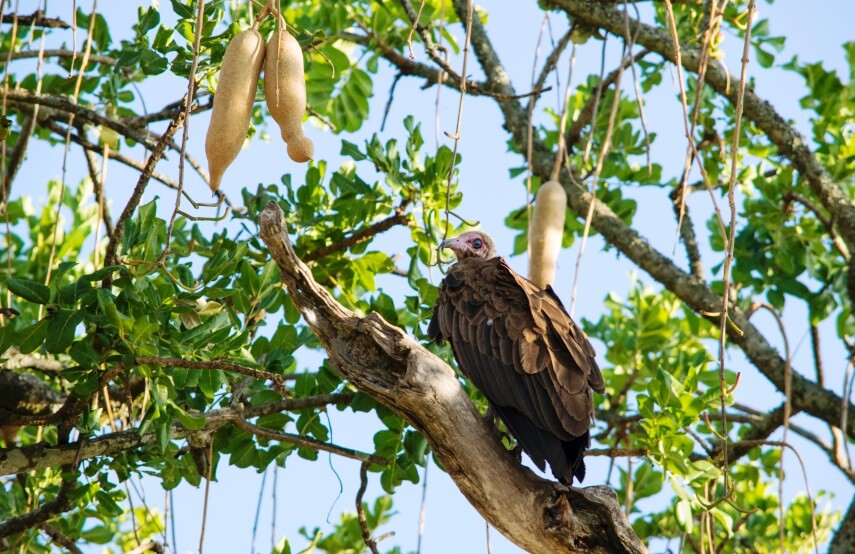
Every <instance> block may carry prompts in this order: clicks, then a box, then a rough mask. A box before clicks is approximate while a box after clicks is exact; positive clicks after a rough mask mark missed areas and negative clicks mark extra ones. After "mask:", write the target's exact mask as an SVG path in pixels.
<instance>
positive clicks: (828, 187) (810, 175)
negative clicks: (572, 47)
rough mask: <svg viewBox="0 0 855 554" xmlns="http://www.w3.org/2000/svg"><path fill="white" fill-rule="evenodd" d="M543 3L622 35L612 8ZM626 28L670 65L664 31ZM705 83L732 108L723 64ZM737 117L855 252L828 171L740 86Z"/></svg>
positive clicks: (854, 218) (684, 51) (851, 215)
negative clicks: (763, 140) (788, 167)
mask: <svg viewBox="0 0 855 554" xmlns="http://www.w3.org/2000/svg"><path fill="white" fill-rule="evenodd" d="M547 4H549V5H551V6H552V7H557V8H560V9H562V10H564V11H565V12H567V14H568V15H570V16H572V17H574V18H576V19H578V20H581V21H584V22H585V23H588V24H590V25H594V26H596V27H600V28H602V29H604V30H606V31H608V32H609V33H611V34H613V35H615V36H618V37H622V36H624V35H625V30H626V20H625V17H627V16H626V15H625V14H624V13H623V12H622V11H620V10H619V9H617V8H615V7H613V6H608V5H604V4H603V3H601V2H595V1H593V0H549V1H548V2H547ZM629 25H630V27H631V29H632V34H633V35H636V40H635V42H636V44H640V45H642V46H644V47H645V48H648V49H650V50H651V51H653V52H657V53H659V54H660V55H662V56H663V57H664V58H666V59H667V60H669V61H671V62H674V61H675V59H676V56H675V49H674V42H673V41H672V40H671V37H670V35H669V34H668V32H667V31H666V30H664V29H659V28H655V27H652V26H650V25H645V24H643V23H641V22H639V21H637V20H636V19H629ZM680 53H681V55H680V61H681V63H682V65H683V67H685V68H686V69H688V70H690V71H694V72H698V71H699V69H700V60H701V52H700V50H699V49H697V48H693V47H691V46H688V45H685V44H682V45H680ZM706 81H707V83H708V84H709V85H710V86H711V87H712V89H713V90H715V91H716V92H717V93H719V94H721V95H722V96H724V97H726V98H727V99H728V100H730V102H731V103H733V104H734V105H736V100H737V94H738V91H739V90H740V89H741V88H743V87H741V86H740V84H739V82H738V80H736V79H734V78H733V77H731V76H730V75H729V74H728V73H727V70H726V69H725V68H724V65H723V64H721V63H710V64H708V66H707V73H706ZM743 113H744V115H745V117H747V118H748V119H750V120H751V121H752V122H753V123H754V124H755V125H757V127H758V128H759V129H760V130H762V131H763V132H764V133H765V134H766V136H767V137H768V138H769V140H770V141H771V142H772V144H774V145H775V146H777V147H778V151H779V152H780V153H781V154H782V155H784V156H785V157H787V158H788V159H789V160H790V161H791V162H792V164H793V167H795V168H796V169H797V170H798V171H799V173H801V174H802V175H803V176H804V177H805V179H806V180H807V182H808V185H809V186H810V189H811V191H812V192H813V193H814V194H815V195H816V196H817V197H818V198H819V199H820V200H821V202H822V204H823V206H825V208H826V209H827V210H828V211H829V212H831V216H832V220H833V221H834V222H835V223H836V224H837V225H838V227H839V229H840V232H841V235H842V236H843V239H844V240H845V242H846V244H847V246H848V247H849V250H850V251H851V250H852V249H853V248H855V203H853V201H852V200H851V199H850V198H849V197H848V195H847V194H846V192H845V191H844V190H842V188H841V187H840V186H839V185H838V184H837V183H835V182H834V181H833V180H832V178H831V176H830V175H829V174H828V171H827V170H826V169H825V167H824V166H823V165H822V164H821V163H820V162H819V160H818V159H817V158H816V156H814V154H813V152H811V150H810V148H809V147H808V142H807V141H806V140H805V138H804V137H802V136H801V135H800V134H799V133H798V132H797V131H796V130H795V129H794V128H793V127H792V126H790V125H789V124H788V123H787V121H786V120H785V119H784V118H783V117H781V116H780V114H778V113H777V112H776V111H775V109H774V108H773V107H772V105H771V104H769V103H768V102H766V101H765V100H763V99H762V98H760V97H759V96H757V95H756V94H755V93H754V92H753V91H752V90H751V89H750V87H745V97H744V104H743Z"/></svg>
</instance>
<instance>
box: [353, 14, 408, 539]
mask: <svg viewBox="0 0 855 554" xmlns="http://www.w3.org/2000/svg"><path fill="white" fill-rule="evenodd" d="M406 1H407V0H404V2H406ZM369 467H371V462H362V465H360V466H359V490H357V491H356V516H357V519H358V520H359V531H360V532H361V533H362V540H363V541H364V542H365V546H367V547H368V549H369V550H371V552H372V553H373V554H380V552H379V551H378V550H377V541H375V540H374V539H372V538H371V530H370V529H369V528H368V520H367V518H366V517H365V506H363V502H362V498H363V497H364V496H365V490H366V489H367V488H368V468H369Z"/></svg>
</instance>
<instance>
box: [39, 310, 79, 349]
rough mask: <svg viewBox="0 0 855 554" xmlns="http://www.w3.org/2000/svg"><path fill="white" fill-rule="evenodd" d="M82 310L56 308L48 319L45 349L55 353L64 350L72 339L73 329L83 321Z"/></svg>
mask: <svg viewBox="0 0 855 554" xmlns="http://www.w3.org/2000/svg"><path fill="white" fill-rule="evenodd" d="M83 315H84V314H83V311H82V310H74V311H72V310H57V311H56V312H55V313H54V314H53V316H51V317H50V318H49V319H50V325H49V326H48V334H47V337H46V339H45V349H46V350H47V351H48V352H52V353H57V352H63V351H65V350H66V349H67V348H68V347H69V346H71V343H72V342H73V341H74V331H75V329H76V328H77V325H78V324H80V322H81V321H83Z"/></svg>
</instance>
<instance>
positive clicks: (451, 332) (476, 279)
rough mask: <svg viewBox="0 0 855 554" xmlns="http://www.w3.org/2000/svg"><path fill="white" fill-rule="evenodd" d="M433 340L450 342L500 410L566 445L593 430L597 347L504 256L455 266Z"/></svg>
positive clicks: (548, 293) (598, 385) (598, 382)
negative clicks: (510, 412)
mask: <svg viewBox="0 0 855 554" xmlns="http://www.w3.org/2000/svg"><path fill="white" fill-rule="evenodd" d="M428 334H429V336H430V337H431V338H434V339H436V340H450V342H451V344H452V348H453V350H454V355H455V358H456V359H457V362H458V364H459V366H460V368H461V370H462V371H463V372H464V373H465V374H466V375H467V377H469V378H470V379H471V380H472V382H473V384H474V385H475V386H476V387H478V389H480V390H481V391H482V392H483V393H484V395H485V396H486V397H487V398H488V399H489V400H490V401H491V403H493V404H494V405H495V406H496V407H498V408H500V409H501V408H505V409H510V410H514V411H516V412H519V413H520V414H523V415H524V416H525V417H527V418H528V419H529V420H531V422H532V423H533V424H534V425H535V426H536V427H537V428H539V429H542V430H544V431H547V432H548V433H550V434H551V435H553V436H554V437H556V438H558V439H560V440H565V441H566V440H570V439H573V438H574V437H581V436H582V435H585V434H586V433H587V432H588V427H589V426H590V420H591V416H592V413H593V407H592V399H591V389H592V388H593V389H594V390H598V391H602V389H603V378H602V374H601V373H600V369H599V367H598V366H597V363H596V361H595V360H594V349H593V347H592V346H591V344H590V342H588V339H587V337H586V336H585V334H584V333H583V332H582V330H581V329H579V328H578V327H577V326H576V324H575V323H574V322H573V320H572V319H571V318H570V316H569V315H568V314H567V312H566V311H565V310H564V307H563V306H562V305H561V301H560V300H559V299H558V297H557V296H556V295H555V293H554V292H552V290H551V289H547V290H542V289H539V288H538V287H536V286H535V285H533V284H532V283H531V282H529V281H528V280H526V279H525V278H523V277H521V276H519V275H518V274H516V273H515V272H514V271H513V270H512V269H511V268H510V267H509V266H508V265H507V264H506V263H505V262H504V260H502V259H501V258H493V259H492V260H482V259H479V258H467V259H464V260H462V261H460V262H458V263H457V264H455V265H454V266H452V268H451V269H450V270H449V273H448V275H447V276H446V278H445V280H444V282H443V287H442V289H441V291H440V295H439V299H438V301H437V305H436V308H435V310H434V317H433V319H432V321H431V323H430V325H429V327H428ZM506 423H507V421H506ZM517 439H518V440H520V441H521V442H522V441H523V440H524V439H523V438H521V437H517ZM523 446H524V447H525V444H524V445H523ZM530 454H531V452H530ZM535 461H537V460H535ZM538 465H540V464H538Z"/></svg>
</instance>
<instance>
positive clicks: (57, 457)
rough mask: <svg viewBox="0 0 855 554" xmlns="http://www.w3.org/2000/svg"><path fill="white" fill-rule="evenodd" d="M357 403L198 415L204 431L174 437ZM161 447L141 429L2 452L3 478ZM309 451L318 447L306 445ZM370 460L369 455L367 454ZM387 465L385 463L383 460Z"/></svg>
mask: <svg viewBox="0 0 855 554" xmlns="http://www.w3.org/2000/svg"><path fill="white" fill-rule="evenodd" d="M352 399H353V395H352V393H342V394H326V395H319V396H309V397H304V398H295V399H283V400H280V401H277V402H272V403H269V404H262V405H259V406H250V407H246V408H242V407H237V408H222V409H220V410H213V411H211V412H207V413H205V414H196V415H197V416H198V417H204V418H205V425H204V426H203V427H202V428H201V429H196V430H193V431H190V430H188V429H186V428H185V427H183V426H182V425H180V424H176V425H175V426H174V428H173V433H172V437H173V438H174V439H183V438H185V437H187V436H188V435H190V434H191V432H192V433H213V432H215V431H216V430H218V429H219V428H221V427H223V426H225V425H231V424H235V422H237V421H244V419H252V418H255V417H261V416H263V415H268V414H271V413H275V412H278V411H289V410H302V409H308V408H320V407H323V406H327V405H330V404H346V403H348V402H350V401H351V400H352ZM155 444H157V435H156V433H155V432H151V433H146V434H140V433H139V431H138V430H137V429H129V430H126V431H118V432H115V433H108V434H105V435H100V436H98V437H94V438H91V439H89V440H85V441H83V442H76V443H71V444H59V445H49V444H47V443H38V444H32V445H27V446H20V447H12V448H5V449H0V475H14V474H18V473H23V472H27V471H33V470H40V469H45V468H49V467H60V466H64V465H68V464H72V463H74V462H75V461H81V460H87V459H89V458H95V457H100V456H115V455H117V454H119V453H121V452H126V451H129V450H136V449H139V448H143V447H146V446H150V445H155ZM306 446H307V447H308V448H313V447H314V446H311V445H308V444H307V445H306ZM365 456H366V457H367V456H369V454H365ZM379 461H381V462H382V463H385V460H383V459H381V460H379Z"/></svg>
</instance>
